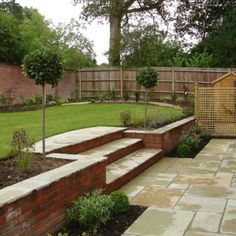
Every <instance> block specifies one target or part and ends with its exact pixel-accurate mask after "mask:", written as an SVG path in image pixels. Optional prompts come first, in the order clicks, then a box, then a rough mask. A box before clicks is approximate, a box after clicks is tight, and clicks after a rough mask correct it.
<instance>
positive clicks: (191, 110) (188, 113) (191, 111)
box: [183, 107, 194, 117]
mask: <svg viewBox="0 0 236 236" xmlns="http://www.w3.org/2000/svg"><path fill="white" fill-rule="evenodd" d="M183 113H184V115H185V116H186V117H189V116H193V115H194V107H186V108H184V110H183Z"/></svg>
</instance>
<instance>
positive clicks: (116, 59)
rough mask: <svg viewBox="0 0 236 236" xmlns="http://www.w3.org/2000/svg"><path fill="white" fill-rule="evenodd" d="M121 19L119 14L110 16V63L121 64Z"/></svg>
mask: <svg viewBox="0 0 236 236" xmlns="http://www.w3.org/2000/svg"><path fill="white" fill-rule="evenodd" d="M121 19H122V17H121V16H119V15H111V16H110V49H109V65H110V66H119V65H120V50H121Z"/></svg>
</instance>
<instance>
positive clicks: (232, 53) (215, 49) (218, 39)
mask: <svg viewBox="0 0 236 236" xmlns="http://www.w3.org/2000/svg"><path fill="white" fill-rule="evenodd" d="M235 27H236V8H234V9H232V10H231V12H230V13H228V14H227V15H226V16H225V17H224V18H223V21H222V23H221V24H220V25H219V26H218V28H216V29H215V30H214V32H211V33H210V34H209V35H208V36H207V37H205V38H204V39H203V40H202V41H200V43H199V44H198V45H197V46H196V47H194V48H193V49H192V52H193V53H196V52H197V53H202V52H203V51H206V52H208V53H210V54H211V55H212V57H213V58H214V64H212V66H215V67H236V40H235V38H236V30H235Z"/></svg>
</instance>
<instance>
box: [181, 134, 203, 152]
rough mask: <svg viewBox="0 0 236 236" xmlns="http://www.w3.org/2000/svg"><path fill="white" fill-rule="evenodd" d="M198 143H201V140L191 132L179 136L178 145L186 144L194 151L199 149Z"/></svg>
mask: <svg viewBox="0 0 236 236" xmlns="http://www.w3.org/2000/svg"><path fill="white" fill-rule="evenodd" d="M200 142H201V138H200V137H199V136H198V135H197V134H196V133H194V132H193V131H192V130H190V132H187V133H184V134H182V135H181V136H180V144H186V145H188V146H189V147H191V148H194V149H198V148H199V145H200Z"/></svg>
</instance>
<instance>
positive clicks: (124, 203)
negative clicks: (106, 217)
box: [110, 192, 129, 215]
mask: <svg viewBox="0 0 236 236" xmlns="http://www.w3.org/2000/svg"><path fill="white" fill-rule="evenodd" d="M110 196H111V200H112V202H113V203H114V206H113V209H112V213H113V214H115V215H119V214H122V213H126V212H127V211H128V210H129V199H128V197H127V196H126V195H125V194H124V193H122V192H113V193H111V194H110Z"/></svg>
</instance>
